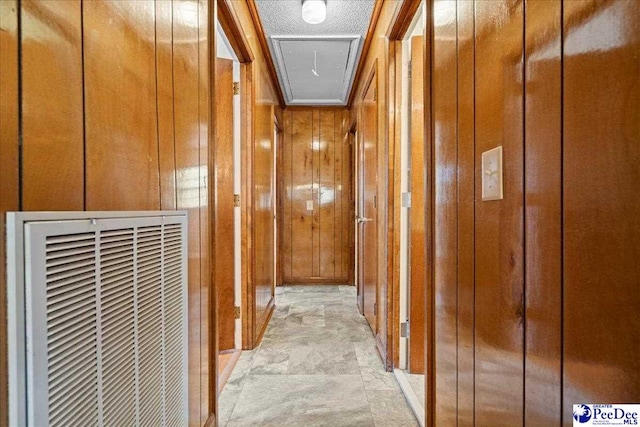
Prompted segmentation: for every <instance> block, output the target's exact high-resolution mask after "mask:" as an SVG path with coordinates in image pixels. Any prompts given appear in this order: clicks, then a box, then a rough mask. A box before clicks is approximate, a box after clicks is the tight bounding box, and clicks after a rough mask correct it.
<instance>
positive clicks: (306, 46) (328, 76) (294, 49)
mask: <svg viewBox="0 0 640 427" xmlns="http://www.w3.org/2000/svg"><path fill="white" fill-rule="evenodd" d="M360 39H361V37H360V36H357V35H356V36H303V37H302V36H271V43H272V47H273V51H274V53H275V59H276V65H277V68H278V76H279V78H280V83H281V85H282V87H283V88H284V95H285V102H286V103H287V105H346V104H347V99H348V97H349V91H350V89H351V85H352V84H353V73H354V71H355V65H356V63H357V58H358V54H359V48H360Z"/></svg>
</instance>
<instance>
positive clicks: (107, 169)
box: [83, 1, 197, 210]
mask: <svg viewBox="0 0 640 427" xmlns="http://www.w3.org/2000/svg"><path fill="white" fill-rule="evenodd" d="M83 13H84V78H85V132H86V143H85V145H86V189H87V194H86V208H87V209H88V210H142V209H158V208H159V207H160V197H159V193H160V192H159V177H158V170H159V167H158V142H157V139H158V134H157V109H156V107H157V106H156V63H155V62H156V58H155V6H154V3H151V2H104V1H90V2H85V3H84V4H83ZM196 19H197V16H196Z"/></svg>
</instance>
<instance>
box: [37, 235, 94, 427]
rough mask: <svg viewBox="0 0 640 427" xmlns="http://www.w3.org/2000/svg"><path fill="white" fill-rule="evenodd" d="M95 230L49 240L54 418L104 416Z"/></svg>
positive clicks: (70, 420) (73, 421)
mask: <svg viewBox="0 0 640 427" xmlns="http://www.w3.org/2000/svg"><path fill="white" fill-rule="evenodd" d="M95 252H96V244H95V235H94V234H93V233H84V234H76V235H70V236H59V237H50V238H47V240H46V268H47V273H46V289H47V314H46V315H47V356H48V367H49V369H48V385H49V387H48V390H49V393H48V395H49V422H50V425H52V426H70V425H80V424H83V423H85V424H95V423H96V422H97V420H98V405H97V385H98V380H97V365H96V363H97V362H96V334H97V331H96V256H95Z"/></svg>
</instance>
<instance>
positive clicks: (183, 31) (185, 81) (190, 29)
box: [173, 0, 208, 424]
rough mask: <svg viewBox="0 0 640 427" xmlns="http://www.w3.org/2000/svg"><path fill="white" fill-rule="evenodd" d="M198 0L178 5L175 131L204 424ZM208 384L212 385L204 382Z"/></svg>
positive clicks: (193, 392)
mask: <svg viewBox="0 0 640 427" xmlns="http://www.w3.org/2000/svg"><path fill="white" fill-rule="evenodd" d="M197 22H198V15H197V3H196V1H194V0H190V1H188V2H183V1H180V2H177V1H174V3H173V75H174V81H173V83H174V88H173V93H174V101H173V102H174V129H175V141H176V146H175V147H176V152H175V156H176V179H177V181H176V190H177V194H178V200H177V208H178V209H184V210H187V211H188V213H189V265H188V272H189V284H188V288H189V342H190V343H194V344H195V343H197V344H196V345H193V346H191V348H190V350H189V389H190V390H189V419H190V422H191V423H192V424H198V423H200V424H201V421H202V413H203V410H204V408H202V402H203V401H204V399H205V396H208V395H207V391H206V390H203V384H202V380H201V373H202V365H201V363H202V359H203V357H206V356H203V354H202V353H204V352H207V351H208V349H207V348H206V347H202V346H201V345H200V343H201V340H202V323H203V322H205V321H206V319H204V318H203V313H202V306H201V304H202V300H203V297H204V296H203V295H202V288H201V286H202V283H203V282H202V281H201V262H202V252H201V237H200V236H201V222H200V203H201V202H200V182H201V181H200V179H201V178H200V164H201V163H200V161H201V160H200V148H201V147H200V117H199V107H200V104H199V94H200V93H199V84H198V83H199V66H198V59H199V57H198V25H197ZM204 387H208V384H206V383H205V384H204Z"/></svg>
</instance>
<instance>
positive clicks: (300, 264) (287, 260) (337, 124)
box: [280, 108, 353, 283]
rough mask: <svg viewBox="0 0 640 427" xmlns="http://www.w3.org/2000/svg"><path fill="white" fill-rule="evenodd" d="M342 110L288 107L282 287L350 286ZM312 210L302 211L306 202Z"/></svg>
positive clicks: (348, 186) (348, 185)
mask: <svg viewBox="0 0 640 427" xmlns="http://www.w3.org/2000/svg"><path fill="white" fill-rule="evenodd" d="M347 113H348V110H347V109H345V108H289V109H286V110H285V111H284V113H283V116H284V142H283V147H282V161H283V167H282V188H281V190H280V191H281V197H282V202H283V203H282V212H281V222H280V224H281V233H282V234H281V236H282V246H281V248H282V249H281V250H282V252H281V253H282V258H281V262H282V269H283V279H284V283H311V282H332V283H349V282H350V281H351V280H350V278H351V271H352V263H353V257H352V255H351V253H352V250H353V244H352V241H351V239H352V232H351V230H352V229H353V218H351V211H352V209H351V205H350V203H351V202H350V191H351V174H352V171H351V170H350V166H351V165H350V162H349V159H350V156H351V146H350V145H349V140H348V138H347V132H348V129H347V128H346V126H347V120H346V119H347ZM309 200H310V201H312V203H313V210H307V201H309Z"/></svg>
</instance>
